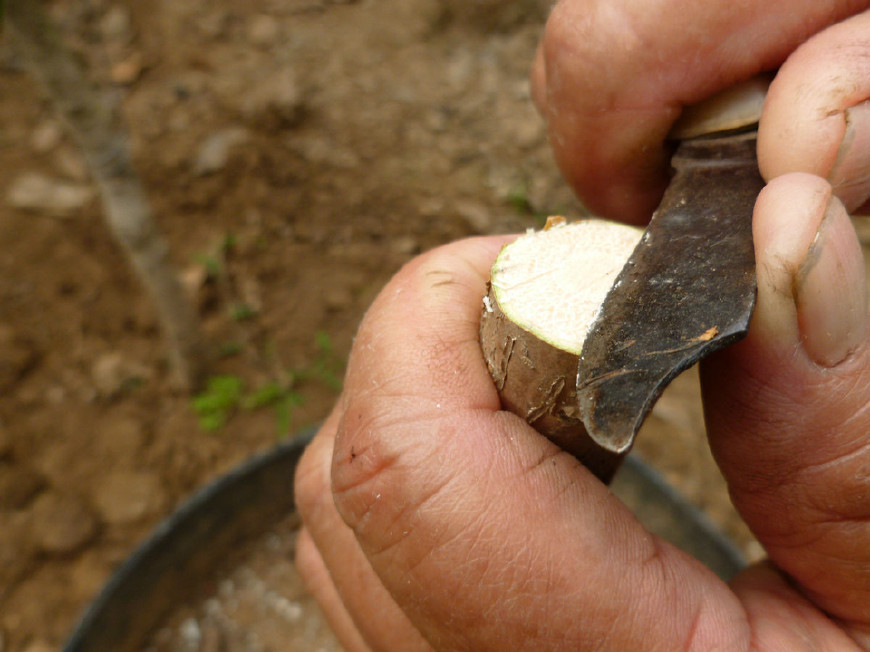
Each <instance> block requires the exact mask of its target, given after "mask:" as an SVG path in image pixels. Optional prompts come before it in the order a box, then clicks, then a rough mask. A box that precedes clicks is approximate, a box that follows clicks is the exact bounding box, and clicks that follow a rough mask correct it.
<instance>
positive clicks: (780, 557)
mask: <svg viewBox="0 0 870 652" xmlns="http://www.w3.org/2000/svg"><path fill="white" fill-rule="evenodd" d="M799 178H800V177H796V176H791V177H788V178H787V179H799ZM806 179H807V180H812V181H814V182H815V185H813V184H812V183H810V184H798V185H797V186H795V187H792V186H788V185H782V184H775V185H772V186H770V187H769V188H768V189H767V190H765V192H764V194H763V196H762V199H761V201H760V202H759V208H758V212H757V215H756V228H757V231H758V234H757V242H758V257H759V261H758V262H759V269H760V278H761V279H762V281H763V282H762V283H761V285H760V287H759V301H758V308H757V312H756V317H755V322H754V323H753V327H752V332H751V334H750V336H749V337H748V338H747V339H746V340H744V342H743V343H742V344H741V345H739V346H737V347H732V348H731V349H729V350H727V351H725V352H723V353H722V354H721V355H720V356H719V357H717V358H716V359H715V360H713V361H712V362H711V363H710V364H708V365H707V366H706V368H705V369H704V384H705V391H706V392H707V408H708V410H709V412H708V414H709V419H710V433H711V437H712V440H713V444H714V448H715V450H716V452H717V454H718V457H719V461H720V463H721V465H722V469H723V472H724V473H725V474H726V477H727V479H728V481H729V484H730V486H731V488H732V492H733V494H734V500H735V502H736V504H737V506H738V507H739V508H740V510H741V511H742V513H743V514H744V516H746V518H747V520H748V521H749V523H750V525H752V526H753V527H754V529H755V532H756V534H757V535H758V537H759V538H760V540H761V541H762V543H763V544H764V545H766V546H767V549H768V551H769V552H770V555H771V560H772V563H765V564H761V565H758V566H755V567H752V568H749V569H748V570H746V571H744V572H743V573H742V574H741V575H739V576H738V577H737V578H736V580H734V582H732V584H731V586H730V587H729V586H727V585H726V584H724V583H722V582H721V581H720V580H719V579H718V578H717V577H716V576H715V575H713V574H712V573H711V572H709V571H708V570H707V569H706V568H704V567H702V566H701V565H700V564H698V563H697V562H695V561H694V560H693V559H691V558H689V557H688V556H686V555H685V554H684V553H682V552H680V551H679V550H677V549H675V548H673V547H672V546H670V545H669V544H667V543H665V542H664V541H662V540H660V539H658V538H656V537H654V536H652V535H650V534H649V533H648V532H646V531H645V530H644V529H643V528H642V527H641V525H640V524H639V523H638V522H637V521H636V520H635V519H634V518H633V517H632V515H631V514H630V513H629V512H628V511H627V510H626V508H625V507H623V506H622V505H621V504H620V503H619V501H618V500H616V499H615V498H614V497H613V495H612V494H610V493H609V491H608V489H607V487H605V486H604V485H602V484H601V483H600V482H598V480H597V479H596V478H595V477H594V476H592V475H591V474H590V473H589V472H588V471H587V470H586V469H585V468H584V467H582V466H581V465H580V464H579V463H577V462H576V460H574V458H572V457H570V456H569V455H568V454H567V453H564V452H561V451H560V450H559V449H557V448H556V447H555V446H554V445H553V444H552V443H551V442H549V441H548V440H547V439H545V438H543V437H542V436H540V435H539V434H538V433H536V432H535V431H534V430H532V429H531V428H530V427H529V426H528V425H527V424H526V423H525V422H524V421H522V420H521V419H520V418H519V417H517V416H515V415H512V414H510V413H506V412H503V411H500V410H499V400H498V396H497V394H496V391H495V388H494V387H493V383H492V381H491V380H490V377H489V374H488V371H487V369H486V367H485V364H484V361H483V359H482V356H481V353H480V350H479V344H478V340H477V328H478V319H479V314H480V309H481V296H482V293H483V288H484V284H485V281H486V278H487V275H488V269H489V267H490V265H491V264H492V261H493V259H494V258H495V255H496V253H497V251H498V249H499V247H500V246H501V245H502V244H503V242H504V239H501V238H486V239H476V240H470V241H462V242H459V243H455V244H453V245H449V246H446V247H443V248H441V249H438V250H435V251H433V252H430V253H428V254H426V255H424V256H422V257H420V258H418V259H416V260H415V261H413V262H412V263H410V264H409V265H408V266H407V267H406V268H404V269H403V270H402V271H401V272H400V273H399V274H398V275H397V276H396V277H395V278H394V279H393V280H392V281H391V282H390V283H389V284H388V285H387V286H386V288H385V289H384V290H383V292H382V293H381V295H380V296H379V297H378V299H377V300H376V301H375V303H374V304H373V306H372V307H371V309H370V310H369V312H368V314H367V315H366V317H365V319H364V320H363V323H362V325H361V327H360V331H359V333H358V335H357V338H356V340H355V343H354V349H353V352H352V354H351V357H350V361H349V365H348V371H347V377H346V381H345V388H344V391H343V394H342V397H341V399H340V401H339V403H338V405H337V406H336V409H335V411H334V412H333V414H332V416H330V418H329V419H328V420H327V422H326V424H325V425H324V426H323V428H322V429H321V430H320V432H319V433H318V435H317V437H316V439H315V441H314V442H313V443H312V445H311V446H310V447H309V449H308V451H307V452H306V454H305V456H304V457H303V459H302V461H301V462H300V466H299V470H298V475H297V500H298V505H299V509H300V512H301V514H302V517H303V521H304V524H305V530H304V532H303V534H302V536H301V537H300V541H299V547H298V556H297V563H298V565H299V568H300V570H301V572H302V574H303V576H304V578H305V579H306V581H307V583H308V586H309V587H310V589H311V591H312V592H313V593H314V595H315V596H316V597H317V598H318V600H319V601H320V603H321V604H322V605H323V606H324V608H325V609H326V611H327V613H328V615H329V617H330V619H331V622H332V624H333V626H334V628H335V629H336V631H337V632H338V633H339V636H340V638H341V640H342V642H343V643H344V645H345V647H346V649H348V650H360V651H361V650H385V651H387V650H403V651H409V652H410V651H414V650H420V651H422V650H432V649H434V650H469V651H475V652H483V651H486V650H493V651H503V650H536V651H537V650H555V651H558V650H566V651H568V650H570V651H571V652H577V651H578V650H596V651H599V652H601V651H605V650H613V651H614V652H616V651H619V652H622V651H624V650H639V649H643V650H678V649H679V650H697V651H699V652H702V651H703V652H709V651H710V650H729V651H731V650H789V651H790V652H800V651H801V650H819V649H830V650H838V651H840V650H842V651H848V650H859V649H870V527H868V525H867V523H868V517H870V490H868V489H870V472H868V469H870V445H868V440H867V435H866V433H867V432H868V431H870V410H868V409H867V405H868V401H870V382H868V380H870V347H867V345H866V343H865V341H864V339H863V337H862V339H861V340H860V342H856V338H857V336H856V335H855V333H858V332H859V331H860V332H861V333H862V334H863V333H864V332H865V331H866V327H865V326H864V323H865V322H864V319H863V317H861V318H859V317H858V316H857V315H858V313H857V312H847V314H846V316H845V317H843V319H844V320H845V321H844V322H842V323H841V322H838V321H837V320H838V319H840V317H842V310H845V309H847V308H855V309H856V310H857V309H859V308H860V309H862V310H865V309H866V304H865V302H864V286H863V280H864V279H863V265H862V263H861V258H860V250H859V249H858V248H857V242H856V241H855V237H854V233H853V232H852V230H851V225H850V223H849V220H848V218H847V216H846V213H845V211H844V209H843V207H842V205H841V204H839V202H838V201H837V200H836V199H831V200H830V202H828V198H829V197H830V192H829V190H827V186H826V185H825V183H824V182H823V181H821V180H817V178H816V177H809V176H806ZM797 220H800V223H802V224H805V225H806V226H805V227H802V228H800V229H796V228H795V226H794V224H795V223H796V221H797ZM819 225H821V226H819ZM817 227H818V228H817ZM816 230H818V231H819V232H820V235H819V236H818V238H816ZM810 242H816V243H817V244H815V245H813V246H812V247H811V248H810V253H809V254H808V253H807V251H808V246H809V243H810ZM793 287H794V288H796V290H795V292H796V295H795V296H793V295H792V288H793ZM819 288H822V289H823V290H824V291H823V292H821V293H818V292H817V290H819ZM831 288H837V289H836V290H831ZM832 292H833V295H832ZM841 309H842V310H841ZM862 314H866V311H865V313H862ZM838 315H840V317H838ZM850 320H853V321H850ZM843 323H845V324H850V325H849V327H848V328H846V329H845V331H844V329H843V327H842V324H843ZM829 331H830V332H831V333H834V334H835V335H836V337H835V338H833V339H829V338H828V332H829ZM844 337H845V338H847V339H849V340H850V342H852V344H853V346H852V347H850V349H849V351H848V352H847V353H846V356H847V357H846V359H845V360H843V361H842V362H841V363H840V364H839V365H837V366H835V367H827V366H823V365H819V364H816V363H814V362H813V361H812V357H811V353H810V352H811V351H813V352H814V353H813V354H812V355H819V354H820V353H822V352H825V351H827V352H831V351H834V350H835V351H834V352H835V353H836V356H835V357H839V356H840V355H842V350H841V348H840V347H841V346H842V345H841V342H840V340H841V339H843V338H844ZM832 347H833V348H832ZM779 569H783V570H779ZM786 572H787V573H788V575H786ZM861 645H863V646H864V648H861V647H860V646H861Z"/></svg>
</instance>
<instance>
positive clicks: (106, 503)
mask: <svg viewBox="0 0 870 652" xmlns="http://www.w3.org/2000/svg"><path fill="white" fill-rule="evenodd" d="M95 489H96V491H95V492H94V496H93V501H94V506H95V507H96V509H97V511H98V512H99V514H100V517H101V518H102V519H103V521H105V522H106V523H108V524H110V525H124V524H127V523H135V522H137V521H140V520H142V519H143V518H145V517H147V516H151V515H153V514H156V513H158V512H160V510H161V509H162V508H163V506H164V504H165V503H166V494H165V492H164V490H163V480H162V479H161V478H160V476H159V475H158V474H157V473H153V472H148V471H138V472H132V473H131V472H124V471H116V472H111V473H109V474H108V475H106V477H104V478H102V479H101V480H100V482H99V484H98V485H97V486H96V487H95Z"/></svg>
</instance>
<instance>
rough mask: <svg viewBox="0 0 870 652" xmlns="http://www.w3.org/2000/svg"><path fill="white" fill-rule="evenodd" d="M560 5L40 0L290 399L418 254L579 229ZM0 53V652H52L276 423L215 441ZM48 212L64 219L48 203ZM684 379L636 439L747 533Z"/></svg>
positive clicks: (314, 402)
mask: <svg viewBox="0 0 870 652" xmlns="http://www.w3.org/2000/svg"><path fill="white" fill-rule="evenodd" d="M547 4H549V3H548V2H546V1H544V0H524V1H523V2H515V3H503V2H500V1H497V0H475V1H473V2H470V1H466V2H462V1H461V0H379V1H378V2H375V1H374V0H360V1H359V2H353V1H352V0H351V1H347V0H345V1H341V0H281V1H278V0H220V1H218V0H155V1H154V2H148V3H141V2H133V1H132V0H124V1H121V2H110V1H109V0H57V1H56V2H54V3H52V5H51V7H52V13H53V16H54V17H55V19H57V20H58V22H59V23H60V24H61V25H62V26H63V28H64V30H65V33H66V34H67V36H68V38H69V39H70V42H71V43H72V44H73V45H74V46H75V47H76V49H77V50H78V51H79V52H80V53H81V55H82V56H83V57H85V59H86V60H87V61H89V63H90V64H91V66H92V69H93V75H94V76H95V78H97V79H100V80H105V81H106V83H107V84H110V85H112V86H113V87H114V88H115V89H116V91H117V92H118V93H119V94H121V97H122V100H123V107H124V113H125V117H126V119H127V122H128V125H129V131H130V141H131V144H132V148H133V152H134V157H135V160H136V164H137V166H138V169H139V171H140V173H141V174H142V177H143V180H144V182H145V185H146V187H147V188H148V190H149V193H150V198H151V201H152V204H153V208H154V211H155V214H156V217H157V219H158V221H159V224H160V227H161V229H162V230H163V232H164V233H165V234H166V235H167V238H168V240H169V242H170V244H171V247H172V252H173V259H174V262H175V264H176V265H177V266H178V268H179V269H180V270H181V271H182V273H183V274H184V278H185V279H186V281H187V283H188V287H189V289H190V291H191V293H192V295H193V296H194V297H195V300H196V301H197V305H198V307H199V312H200V315H201V318H202V320H203V324H204V328H205V331H206V335H207V338H208V343H209V346H210V347H211V349H212V350H213V351H215V352H218V351H222V352H223V355H222V356H220V357H219V358H218V359H217V360H216V362H215V363H214V364H213V365H212V369H211V372H212V373H213V374H214V375H218V374H222V375H229V376H234V377H236V378H239V379H241V380H242V381H243V382H244V387H245V390H244V391H246V392H251V391H253V390H254V389H255V388H257V387H262V386H263V385H265V384H267V383H269V382H275V381H281V382H285V387H286V383H287V378H288V373H291V372H293V371H294V370H295V371H297V372H298V371H300V370H311V369H312V368H313V367H315V366H317V364H318V363H319V362H324V361H325V358H327V357H329V356H326V355H325V354H324V351H323V350H322V346H321V347H320V348H319V346H318V343H317V336H316V334H317V333H318V332H322V333H326V334H327V336H328V340H329V342H330V343H331V344H332V346H333V347H334V352H333V357H334V358H335V359H339V360H340V359H342V358H343V357H344V356H346V354H347V351H348V349H349V347H350V344H351V339H352V336H353V333H354V330H355V328H356V325H357V323H358V322H359V319H360V317H361V315H362V313H363V311H364V310H365V308H366V306H367V305H368V304H369V302H370V301H371V299H372V298H373V297H374V295H375V294H376V293H377V291H378V289H379V288H380V287H381V286H382V285H383V283H384V282H385V281H386V280H387V279H388V278H389V277H390V276H391V274H392V273H393V272H395V271H396V269H398V267H399V266H401V265H402V264H403V263H404V262H406V261H407V260H408V259H409V258H411V257H412V256H413V255H414V254H416V253H417V252H419V251H422V250H425V249H429V248H431V247H433V246H436V245H438V244H441V243H444V242H448V241H451V240H454V239H457V238H461V237H464V236H468V235H472V234H477V233H494V232H508V231H517V230H523V229H525V228H527V227H529V226H537V225H539V218H540V216H541V215H546V214H549V213H566V214H568V215H579V214H581V213H582V209H581V207H580V206H579V205H578V204H577V203H576V202H575V201H574V200H573V198H572V196H571V193H570V192H569V190H568V189H567V188H566V187H565V185H564V183H563V182H562V181H561V180H560V178H559V175H558V173H557V171H556V169H555V167H554V164H553V162H552V160H551V157H550V153H549V150H548V147H547V143H546V136H545V133H544V130H543V127H542V125H541V123H540V121H539V119H538V118H537V116H536V115H535V113H534V110H533V108H532V105H531V102H530V98H529V89H528V84H527V71H528V67H529V64H530V62H531V60H532V56H533V53H534V49H535V46H536V43H537V40H538V37H539V34H540V29H541V25H542V18H543V14H544V6H546V5H547ZM4 62H5V63H4V67H3V68H2V70H0V144H2V146H0V523H2V527H0V651H3V652H5V651H8V650H38V649H53V648H56V647H57V646H58V645H59V644H60V643H61V642H62V641H63V640H64V638H65V637H66V636H67V635H68V633H69V631H70V629H71V627H72V626H73V625H74V623H75V620H76V618H77V616H78V615H79V614H80V612H81V610H82V609H83V608H84V607H85V605H86V604H87V603H88V602H89V601H90V600H91V599H92V598H93V597H94V595H95V594H96V592H97V591H98V590H99V589H100V587H101V586H102V584H103V583H104V582H105V580H106V579H107V578H108V577H109V575H110V574H111V572H112V570H113V569H114V568H115V567H116V566H117V564H118V563H119V562H120V561H121V560H123V559H124V558H125V557H126V556H127V555H128V554H129V553H130V551H131V550H132V549H133V547H134V546H135V545H136V544H137V543H138V542H140V541H141V540H142V539H143V537H144V536H145V535H146V534H147V533H148V532H149V531H150V530H151V528H152V527H153V526H154V525H155V524H156V523H157V522H158V521H159V520H160V519H161V518H163V517H164V516H165V515H166V514H168V513H169V512H170V511H172V510H173V509H174V508H175V507H176V506H178V505H179V503H180V502H182V501H183V500H184V499H185V497H186V496H188V495H189V494H190V492H191V491H192V490H193V489H195V488H196V487H199V486H201V485H202V484H204V483H205V482H207V481H208V480H210V479H212V478H214V477H216V476H218V475H220V474H221V473H223V472H225V471H226V470H227V469H229V468H231V467H233V466H234V465H236V464H238V463H239V462H240V461H241V460H243V459H245V458H246V457H248V456H249V455H251V454H252V453H253V452H255V451H258V450H262V449H264V448H267V447H269V446H270V445H272V444H273V443H274V442H275V440H276V437H278V436H280V434H281V428H280V427H279V425H278V420H277V419H276V416H275V414H274V413H273V411H272V410H271V409H269V408H268V407H264V408H258V409H244V408H239V409H236V410H235V411H234V412H233V413H232V414H231V415H230V417H229V418H228V420H227V422H226V423H225V425H223V426H222V427H220V428H219V429H218V430H216V431H215V432H206V431H204V430H203V429H202V428H201V427H199V425H198V422H197V415H196V414H195V413H194V410H193V409H192V407H191V397H190V396H187V395H183V394H179V393H177V392H176V391H174V390H173V389H172V386H171V383H170V379H169V374H168V371H167V368H166V357H165V351H164V349H163V347H162V344H161V340H160V334H159V332H158V326H157V321H156V318H155V313H154V310H153V307H152V305H151V303H150V301H149V299H148V298H147V297H146V296H145V295H144V294H143V291H142V289H141V288H140V286H139V284H138V282H137V279H136V278H135V277H134V275H133V274H132V273H131V272H130V270H129V269H128V266H127V264H126V262H125V260H124V258H123V256H122V254H121V252H120V251H119V249H118V247H117V246H116V244H115V242H114V241H113V240H112V238H111V236H110V235H109V233H108V231H107V229H106V228H105V226H104V224H103V223H102V221H101V217H100V209H99V205H98V203H97V202H96V201H95V200H94V199H91V200H84V201H82V199H81V198H82V195H81V194H78V195H77V194H76V193H75V192H73V193H72V194H71V193H70V192H65V191H64V188H66V189H67V190H69V188H70V187H71V188H73V189H74V190H75V189H79V190H81V189H85V190H93V189H92V188H91V182H90V181H89V179H88V175H87V170H86V169H85V167H84V164H83V163H82V160H81V158H80V156H79V155H78V153H77V150H76V148H75V145H74V143H73V141H72V140H71V139H70V138H69V136H68V135H66V134H64V133H63V130H62V126H61V125H60V124H59V123H58V121H57V119H56V117H55V116H54V114H53V112H52V108H51V105H50V103H49V102H48V101H47V99H46V98H45V97H44V96H43V94H42V92H41V90H40V89H39V87H38V86H37V85H36V84H35V83H34V81H33V80H32V78H31V77H30V76H29V75H28V74H26V73H25V72H23V71H21V70H20V69H19V68H18V66H17V63H16V58H15V56H14V52H6V53H5V59H4ZM28 173H31V174H32V173H39V174H41V175H44V176H45V177H47V179H48V182H49V183H48V185H47V186H43V188H42V190H41V191H40V193H37V194H38V195H39V196H38V197H37V202H36V203H37V205H35V206H34V205H32V203H31V205H30V208H28V207H27V206H28V204H27V202H24V201H22V200H21V198H20V196H19V197H17V198H16V197H15V196H13V195H12V194H10V193H11V191H12V190H13V188H15V187H16V186H15V184H16V183H17V182H19V181H20V179H21V177H22V175H25V174H28ZM64 184H66V185H64ZM86 195H87V193H85V196H86ZM46 196H51V198H52V200H57V201H61V207H60V208H58V207H57V206H55V207H54V208H51V207H46V206H44V205H42V207H40V204H39V201H38V200H39V198H40V197H41V198H42V199H45V197H46ZM71 197H72V199H70V198H71ZM32 201H33V199H32V198H31V202H32ZM63 201H67V202H68V203H67V204H63ZM70 201H71V202H72V203H71V204H70V203H69V202H70ZM481 290H482V291H483V288H482V289H481ZM322 343H323V340H322V339H321V345H322ZM327 362H330V361H327ZM331 363H332V362H330V364H331ZM296 377H297V380H296V381H295V383H294V384H293V386H292V390H293V391H294V392H297V393H298V394H299V395H300V396H301V397H302V402H301V405H299V406H297V407H295V408H294V411H293V414H292V427H293V428H296V427H299V426H301V425H304V424H308V423H314V422H317V421H318V420H320V419H322V418H323V417H324V415H325V414H326V411H327V410H328V408H329V406H330V404H331V402H332V401H333V400H334V398H335V390H334V389H333V388H331V387H330V386H329V384H328V383H326V382H323V380H322V379H321V380H318V378H317V377H313V378H312V377H311V374H307V375H306V374H298V373H297V375H296ZM327 380H328V379H327ZM680 382H681V384H680V386H679V388H678V391H677V392H676V393H673V394H671V395H669V396H670V398H667V399H666V400H665V401H663V403H662V406H663V407H662V409H660V410H657V412H656V415H655V416H654V417H653V419H652V422H651V423H652V425H651V426H650V431H651V434H650V435H648V436H647V437H646V438H644V437H642V439H641V445H640V446H641V451H642V452H643V453H645V454H647V455H648V456H650V457H651V458H653V459H655V460H658V461H660V462H661V466H663V467H664V468H665V470H666V472H667V473H668V474H669V477H671V478H672V479H673V480H674V481H676V482H678V483H679V484H680V486H681V487H684V488H685V489H686V492H687V494H688V495H689V496H690V497H691V498H692V499H693V500H694V501H696V502H697V503H698V504H701V505H703V506H704V507H706V508H709V509H710V511H711V512H712V513H713V514H714V515H715V516H716V518H717V519H718V520H719V522H721V523H726V524H728V523H730V524H732V531H733V532H737V533H738V535H739V536H741V537H742V539H741V540H742V541H744V542H748V541H749V539H748V538H747V537H746V536H745V532H743V531H742V530H740V529H739V528H740V526H739V524H738V525H733V524H734V523H736V521H734V517H733V515H732V514H731V512H730V511H729V509H728V506H727V499H726V498H725V497H724V493H723V489H722V486H721V483H718V482H716V481H708V480H707V479H706V478H709V477H711V473H710V471H709V465H710V464H711V462H710V461H709V454H708V453H707V452H706V448H705V444H704V443H703V439H702V435H701V432H702V429H703V425H702V423H701V420H700V413H699V410H698V408H697V405H696V403H697V398H696V387H695V383H694V382H693V381H692V379H691V378H688V379H685V380H681V381H680ZM680 392H682V393H680ZM656 423H658V424H659V425H658V426H657V425H656ZM656 428H658V431H656ZM656 432H658V433H659V434H656ZM644 439H646V441H648V442H649V443H646V444H645V443H644ZM675 440H676V441H678V442H679V444H678V445H675V444H674V441H675Z"/></svg>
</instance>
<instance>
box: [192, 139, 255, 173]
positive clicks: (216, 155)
mask: <svg viewBox="0 0 870 652" xmlns="http://www.w3.org/2000/svg"><path fill="white" fill-rule="evenodd" d="M247 137H248V133H247V131H245V130H244V129H242V128H240V127H230V128H229V129H224V130H222V131H219V132H217V133H215V134H212V135H211V136H209V137H208V138H207V139H206V140H205V142H203V143H202V145H200V147H199V151H198V152H197V154H196V160H195V161H194V163H193V173H194V174H195V175H197V176H200V177H202V176H206V175H209V174H215V173H217V172H220V171H221V170H223V169H224V168H225V167H226V165H227V163H228V162H229V159H230V154H231V153H232V150H233V148H235V147H236V146H238V145H240V144H242V143H244V142H245V141H246V140H247Z"/></svg>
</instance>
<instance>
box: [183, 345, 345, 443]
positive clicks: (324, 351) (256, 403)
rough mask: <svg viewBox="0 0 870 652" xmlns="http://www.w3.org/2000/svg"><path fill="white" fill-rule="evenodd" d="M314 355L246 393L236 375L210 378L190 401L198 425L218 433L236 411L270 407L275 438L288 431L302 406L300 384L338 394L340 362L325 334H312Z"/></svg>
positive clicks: (339, 387) (242, 382)
mask: <svg viewBox="0 0 870 652" xmlns="http://www.w3.org/2000/svg"><path fill="white" fill-rule="evenodd" d="M314 341H315V345H316V347H317V354H316V355H315V357H314V360H312V361H311V363H310V364H308V365H305V366H304V367H298V368H294V369H291V370H289V371H286V372H280V373H278V374H276V375H277V376H280V378H278V379H272V380H269V381H266V382H265V383H263V384H261V385H259V386H258V387H256V388H254V389H253V390H251V391H247V390H246V388H245V383H244V381H243V380H242V379H241V378H240V377H238V376H230V375H224V376H213V377H212V378H210V379H209V381H208V383H207V384H206V389H205V391H203V392H202V393H200V394H198V395H197V396H195V397H194V399H193V402H192V403H193V409H194V411H195V412H196V414H197V416H198V417H199V426H200V428H202V429H203V430H205V431H206V432H215V431H217V430H220V429H221V428H222V427H223V426H224V425H225V424H226V422H227V419H229V418H230V416H231V415H232V414H233V413H234V412H236V411H238V410H246V411H251V410H258V409H262V408H271V409H272V410H273V411H274V413H275V419H276V422H277V429H278V434H279V436H284V435H286V434H287V433H288V432H289V431H290V427H291V425H292V421H293V411H294V409H295V408H297V407H299V406H300V405H302V404H303V403H304V400H305V399H304V397H303V395H302V394H301V393H300V392H299V391H298V386H299V384H300V383H302V382H305V381H309V380H314V381H317V382H320V383H323V384H324V385H326V387H328V388H330V389H332V390H334V391H336V392H338V391H341V370H342V367H343V363H342V361H341V359H340V358H339V357H338V356H337V355H336V353H335V350H334V348H333V345H332V340H331V338H330V337H329V334H328V333H326V332H324V331H318V332H317V333H316V334H315V338H314Z"/></svg>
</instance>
